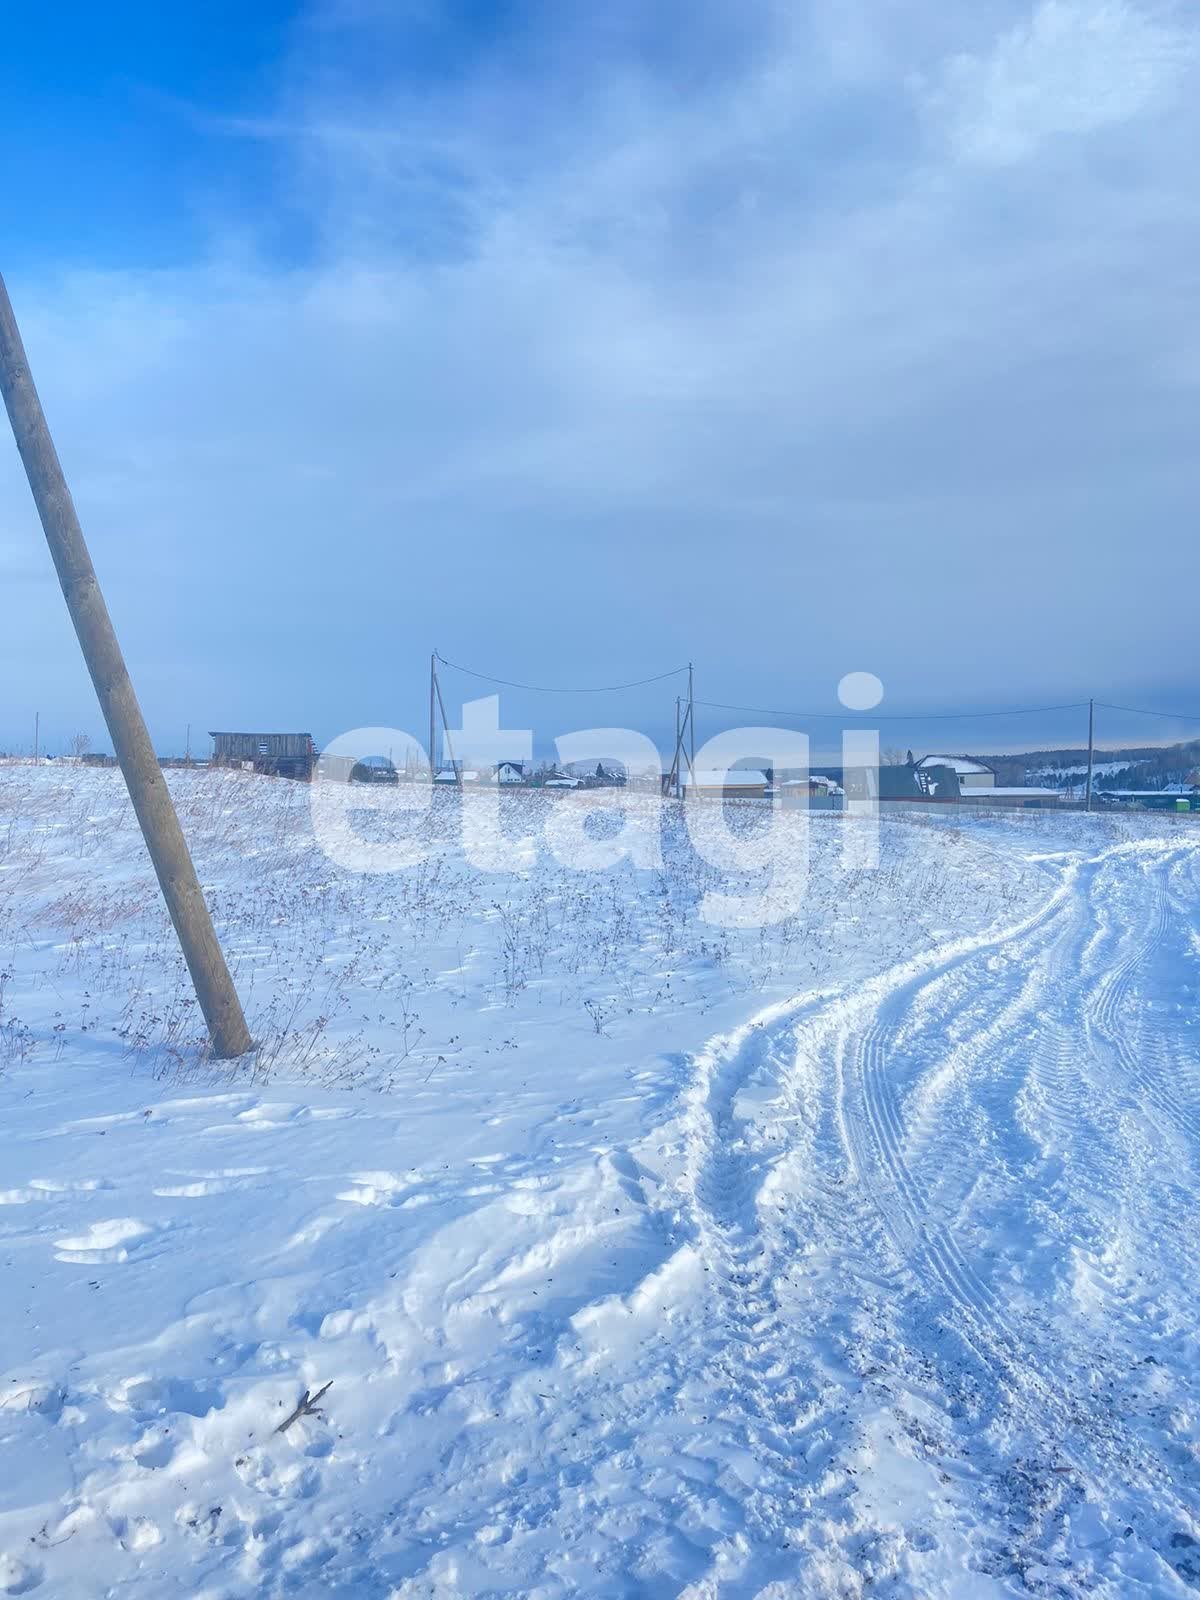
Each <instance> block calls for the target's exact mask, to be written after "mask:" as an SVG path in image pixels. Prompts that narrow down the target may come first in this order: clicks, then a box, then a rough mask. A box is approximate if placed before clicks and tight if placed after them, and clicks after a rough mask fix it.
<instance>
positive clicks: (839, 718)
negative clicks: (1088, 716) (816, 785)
mask: <svg viewBox="0 0 1200 1600" xmlns="http://www.w3.org/2000/svg"><path fill="white" fill-rule="evenodd" d="M1100 703H1101V702H1100V701H1099V700H1098V701H1097V702H1096V704H1097V705H1099V704H1100ZM696 704H697V705H698V706H707V707H708V709H709V710H710V711H745V712H748V713H750V714H751V715H753V716H756V717H795V718H799V719H800V720H802V721H810V720H823V721H830V722H844V721H845V720H846V718H847V717H868V718H870V720H871V721H872V722H937V721H948V722H951V721H952V722H958V721H963V722H966V721H970V720H973V719H974V718H975V717H1032V716H1040V715H1042V714H1044V713H1045V712H1047V711H1086V709H1087V701H1086V700H1073V701H1071V702H1070V703H1069V704H1067V705H1061V706H1013V707H1011V708H1009V709H1007V710H1003V711H851V710H850V709H849V708H845V709H843V710H841V711H775V710H771V709H770V708H769V707H767V706H733V705H728V704H726V703H725V702H724V701H721V700H697V701H696Z"/></svg>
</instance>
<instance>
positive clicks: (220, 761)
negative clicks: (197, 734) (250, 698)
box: [209, 732, 317, 783]
mask: <svg viewBox="0 0 1200 1600" xmlns="http://www.w3.org/2000/svg"><path fill="white" fill-rule="evenodd" d="M209 738H210V739H211V740H212V742H213V753H212V762H211V765H212V766H214V767H240V768H241V769H242V770H243V771H244V772H262V773H266V774H267V775H268V776H269V777H272V778H298V779H299V780H300V782H302V783H308V782H310V781H311V779H312V775H313V768H314V767H315V766H316V763H317V747H316V745H315V744H314V743H313V739H312V734H311V733H212V732H210V733H209Z"/></svg>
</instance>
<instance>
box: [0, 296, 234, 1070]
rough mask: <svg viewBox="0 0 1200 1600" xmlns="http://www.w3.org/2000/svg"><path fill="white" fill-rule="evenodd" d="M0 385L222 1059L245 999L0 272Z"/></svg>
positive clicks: (230, 1054) (231, 1047)
mask: <svg viewBox="0 0 1200 1600" xmlns="http://www.w3.org/2000/svg"><path fill="white" fill-rule="evenodd" d="M0 391H2V392H3V394H4V404H5V406H6V407H7V408H8V418H9V421H10V422H11V423H12V430H13V434H14V436H15V437H16V441H17V449H18V450H19V451H20V453H21V460H22V462H23V463H24V466H25V473H26V476H27V477H28V479H29V487H30V489H31V490H32V491H33V499H34V503H35V505H36V506H37V510H38V515H39V516H40V517H41V519H42V527H43V529H44V530H45V534H46V542H47V544H48V545H49V546H50V554H51V555H52V556H53V557H54V565H55V567H56V568H57V570H58V580H59V582H60V583H61V585H62V591H63V595H64V597H65V599H66V602H67V609H68V610H69V611H70V613H71V621H72V622H73V623H74V624H75V632H76V634H77V635H78V637H79V644H80V648H81V649H82V650H83V658H84V660H85V661H86V662H87V668H88V671H89V672H90V673H91V675H92V683H93V684H94V685H95V689H96V695H97V698H98V699H99V701H100V709H101V711H102V712H103V713H104V720H105V722H106V723H107V725H108V731H109V735H110V737H111V739H112V742H113V749H114V750H115V751H116V753H117V760H118V761H119V762H120V763H121V771H122V773H123V774H124V777H125V782H126V785H127V786H128V789H129V797H130V799H131V800H132V801H133V808H134V811H135V812H136V814H137V819H138V822H139V823H140V825H141V829H142V835H143V837H144V838H145V841H146V848H147V849H148V850H149V852H150V859H151V861H152V862H153V863H154V870H155V872H156V873H157V874H158V882H159V886H160V888H161V889H162V892H163V899H164V900H165V901H166V902H167V909H168V911H169V912H170V913H171V921H172V922H173V923H174V925H175V932H176V933H177V934H178V936H179V943H180V944H181V945H182V947H183V954H184V957H185V959H186V961H187V964H188V970H189V971H190V973H191V975H192V982H193V983H194V984H195V986H196V997H197V999H198V1000H199V1002H200V1009H201V1011H202V1012H203V1013H204V1020H205V1022H206V1023H207V1024H208V1032H209V1036H210V1038H211V1040H212V1047H213V1054H214V1055H216V1056H218V1057H219V1058H221V1059H223V1060H224V1059H229V1058H230V1057H233V1056H240V1055H244V1054H245V1052H246V1051H247V1050H249V1049H250V1048H251V1042H250V1034H249V1031H248V1030H247V1028H246V1019H245V1017H244V1016H243V1014H242V1007H241V1002H240V1001H239V1000H238V997H237V991H236V990H235V989H234V986H233V980H232V979H231V978H230V976H229V968H228V967H227V966H226V964H225V957H224V955H223V954H222V952H221V946H220V944H219V943H218V941H217V936H216V932H215V931H214V929H213V925H212V918H211V917H210V916H209V913H208V906H207V905H206V904H205V901H204V894H203V891H202V890H201V888H200V882H199V879H198V878H197V877H196V869H195V867H194V866H193V865H192V858H191V856H190V855H189V854H188V847H187V842H186V840H185V839H184V837H183V830H182V828H181V827H180V826H179V818H178V816H177V815H176V813H175V807H174V805H173V804H172V802H171V796H170V793H169V791H168V789H167V785H166V783H165V781H164V779H163V775H162V769H161V767H160V766H159V764H158V758H157V756H156V755H155V753H154V746H153V745H152V744H151V743H150V735H149V733H148V732H147V729H146V724H145V721H144V720H143V717H142V712H141V707H140V706H139V705H138V702H137V696H136V695H135V694H134V691H133V684H132V683H131V682H130V680H129V673H128V671H127V670H126V667H125V660H124V657H123V656H122V654H121V647H120V645H119V644H118V643H117V636H116V634H115V632H114V631H113V625H112V621H111V619H110V617H109V615H108V608H107V606H106V605H105V604H104V596H103V594H102V593H101V591H100V584H99V582H98V580H97V578H96V572H95V568H94V567H93V566H92V559H91V557H90V556H89V554H88V549H87V545H86V544H85V542H84V538H83V530H82V529H81V528H80V526H79V518H78V517H77V516H76V514H75V506H74V504H73V503H72V500H71V493H70V490H69V489H68V488H67V483H66V479H65V478H64V477H63V471H62V467H61V465H60V464H59V459H58V453H57V452H56V450H55V448H54V441H53V439H51V437H50V429H49V428H48V427H47V425H46V417H45V413H44V412H43V410H42V404H41V401H40V400H39V399H38V393H37V390H36V388H35V387H34V383H33V376H32V374H31V373H30V370H29V362H28V361H27V359H26V356H25V347H24V345H23V344H22V343H21V335H20V332H19V330H18V328H17V322H16V318H15V317H14V315H13V309H12V305H11V303H10V301H9V298H8V290H7V289H6V288H5V286H4V279H3V278H2V277H0Z"/></svg>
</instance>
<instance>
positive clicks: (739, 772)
mask: <svg viewBox="0 0 1200 1600" xmlns="http://www.w3.org/2000/svg"><path fill="white" fill-rule="evenodd" d="M766 781H767V775H766V773H765V772H754V771H751V770H749V769H748V768H744V767H733V768H731V769H730V770H729V771H728V772H701V771H699V770H697V772H696V773H695V775H694V776H693V775H692V774H691V773H689V772H685V773H684V774H683V782H684V785H685V786H686V785H688V784H691V783H694V784H695V785H696V787H697V788H698V789H758V788H761V787H762V785H763V784H764V783H766Z"/></svg>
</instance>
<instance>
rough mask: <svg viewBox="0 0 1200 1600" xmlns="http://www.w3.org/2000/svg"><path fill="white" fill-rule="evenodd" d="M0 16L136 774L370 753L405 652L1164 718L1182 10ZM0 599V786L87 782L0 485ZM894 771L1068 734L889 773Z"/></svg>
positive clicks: (1187, 572) (1192, 155) (1174, 519)
mask: <svg viewBox="0 0 1200 1600" xmlns="http://www.w3.org/2000/svg"><path fill="white" fill-rule="evenodd" d="M21 9H22V11H23V12H24V18H23V20H22V19H9V20H8V21H7V22H6V27H7V28H8V29H9V31H10V34H11V33H12V30H13V28H14V27H15V29H16V34H15V36H14V37H13V38H10V41H9V45H8V47H7V48H6V52H5V57H4V60H3V61H2V62H0V124H2V128H0V131H2V133H3V137H4V142H5V146H6V148H8V149H9V150H10V151H14V150H17V151H19V153H20V159H19V161H17V162H16V163H15V164H11V163H10V164H9V165H8V166H7V167H6V179H5V182H6V188H7V190H8V195H7V200H8V204H7V205H6V208H5V209H6V221H7V222H8V223H9V227H7V228H6V229H5V230H4V235H3V237H4V247H3V248H4V252H5V254H4V259H3V260H2V261H0V268H2V269H3V270H4V272H5V274H6V276H7V279H8V283H9V289H10V292H11V294H12V298H13V301H14V304H15V307H16V310H17V314H18V317H19V319H20V321H21V323H22V327H23V330H24V333H25V339H26V344H27V346H28V350H29V355H30V359H31V362H32V364H33V367H34V372H35V376H36V378H37V380H38V383H39V387H40V389H41V392H42V397H43V401H44V403H45V405H46V409H47V412H48V414H49V417H50V421H51V425H52V427H53V429H54V431H55V434H56V438H57V441H58V444H59V449H60V453H61V455H62V457H63V461H64V464H65V466H66V469H67V472H68V477H69V479H70V482H71V484H72V488H73V490H74V494H75V499H76V503H77V506H78V508H79V511H80V515H81V518H82V520H83V524H84V528H85V532H86V533H87V536H88V538H89V541H90V544H91V547H92V552H93V556H94V558H95V561H96V565H97V567H98V569H99V572H100V575H101V580H102V582H103V584H104V586H105V589H106V592H107V595H108V599H109V604H110V608H111V610H112V612H113V615H114V618H115V620H116V622H117V625H118V629H119V632H120V635H121V638H122V642H123V644H124V646H125V650H126V654H127V657H128V659H129V663H130V667H131V670H132V672H133V675H134V679H135V683H136V685H137V687H138V690H139V692H140V694H141V697H142V700H143V703H144V706H145V709H146V713H147V717H148V720H149V721H150V723H151V726H152V730H153V732H154V734H155V737H156V739H157V740H158V742H159V745H160V748H162V749H164V750H169V749H177V748H178V749H181V748H182V745H183V738H184V729H185V727H186V725H187V724H188V723H191V725H192V727H193V730H194V736H193V743H194V747H195V748H201V749H203V748H206V741H205V740H203V738H202V737H200V735H202V733H203V731H204V730H206V729H208V728H215V727H226V728H242V727H244V728H249V729H275V728H280V729H290V728H296V729H300V728H304V729H309V730H311V731H312V732H313V733H314V734H315V735H317V737H318V738H319V739H322V740H324V739H327V738H330V737H332V736H333V735H335V734H337V733H338V732H340V731H342V730H343V729H345V728H349V727H353V726H356V725H361V724H380V725H393V726H398V727H401V728H411V729H413V731H414V732H417V733H420V732H421V731H422V729H423V727H424V723H425V717H426V710H425V695H426V673H427V664H428V656H429V651H430V649H431V648H433V647H434V646H437V647H438V648H439V649H440V650H442V651H443V652H444V654H445V655H446V656H448V657H450V658H452V659H454V660H457V661H462V662H465V663H467V664H468V665H471V666H474V667H478V668H480V669H481V670H482V671H485V672H491V673H494V674H496V675H498V676H502V677H509V678H513V679H520V680H527V681H533V682H538V683H548V684H585V685H586V684H592V683H608V682H612V681H615V680H621V679H632V678H641V677H645V676H648V675H650V674H654V673H657V672H661V671H663V670H664V669H666V668H669V667H672V666H674V665H675V664H676V663H678V662H682V661H687V660H689V659H691V660H694V661H695V663H696V670H697V685H698V687H697V693H698V694H699V696H700V697H701V698H702V699H709V700H712V701H721V702H728V703H734V704H747V705H750V706H761V707H767V708H774V707H801V708H809V707H811V708H813V709H815V710H824V711H833V710H836V707H837V700H836V685H837V682H838V680H839V678H840V677H841V676H842V674H843V673H845V672H848V671H851V670H856V669H867V670H870V671H873V672H875V673H877V674H878V675H879V676H880V677H881V678H882V680H883V682H884V684H885V686H886V690H887V697H886V700H885V702H884V706H883V707H882V708H881V709H888V708H889V707H891V708H893V709H894V710H904V711H906V712H907V711H908V710H909V709H913V710H916V711H921V712H938V711H947V710H958V709H963V708H973V709H980V710H984V709H994V708H998V707H1005V706H1019V705H1032V706H1039V705H1043V704H1057V703H1059V702H1062V701H1077V700H1079V699H1081V698H1086V697H1087V696H1088V695H1091V694H1094V695H1096V696H1097V697H1099V698H1101V699H1103V700H1108V701H1114V702H1117V703H1120V704H1129V705H1133V706H1143V705H1145V706H1151V707H1153V706H1160V707H1167V708H1172V709H1173V708H1176V707H1178V708H1182V709H1183V710H1188V709H1192V708H1194V709H1197V710H1200V685H1198V684H1197V681H1196V680H1197V667H1198V666H1200V640H1198V631H1197V626H1196V598H1195V597H1196V593H1197V587H1198V580H1200V554H1198V545H1200V541H1197V539H1196V507H1197V499H1198V495H1200V454H1198V452H1197V437H1198V425H1200V314H1198V313H1200V303H1198V302H1200V269H1198V268H1197V262H1200V187H1198V185H1197V183H1196V164H1197V157H1198V155H1200V138H1198V135H1200V22H1198V21H1197V17H1196V13H1195V9H1194V7H1193V6H1191V5H1190V4H1184V3H1180V4H1178V5H1177V4H1174V3H1173V0H1037V3H1033V4H1028V3H1019V0H973V3H972V4H970V5H947V4H945V3H944V0H791V3H784V0H779V3H771V0H753V3H742V0H686V3H684V0H608V3H607V4H605V5H604V6H595V5H585V4H583V3H581V0H566V3H564V0H545V3H544V4H539V3H535V0H525V3H520V0H507V3H506V0H443V3H437V0H325V3H319V4H314V5H312V6H308V7H304V6H296V5H294V4H290V5H289V4H284V3H283V0H266V3H264V0H256V3H255V4H254V5H253V6H246V5H243V4H234V3H232V0H223V3H220V4H213V3H209V4H205V5H203V6H201V5H200V4H198V3H196V0H186V3H184V0H181V3H180V4H179V5H177V6H175V7H162V6H161V5H159V4H157V3H153V4H152V3H150V0H136V3H133V0H130V3H126V0H114V4H112V5H110V6H106V7H103V8H101V7H94V6H92V5H90V4H84V3H83V0H76V3H75V4H73V5H70V6H68V7H67V10H68V11H69V12H71V13H73V14H74V20H73V22H72V23H71V26H70V27H68V26H66V25H65V24H64V21H63V18H62V15H61V13H60V10H59V8H54V11H53V15H51V14H50V8H33V7H28V8H21ZM65 40H70V43H69V45H65V44H64V41H65ZM2 444H3V441H2V440H0V445H2ZM0 585H2V586H3V588H2V592H3V595H4V600H5V605H4V613H3V626H2V628H0V674H2V678H0V682H2V683H3V690H4V692H3V694H0V747H3V746H7V747H8V748H19V747H21V746H24V745H28V744H29V743H30V741H31V739H32V724H33V718H34V713H35V712H40V713H41V716H42V721H43V726H44V727H45V729H46V730H47V739H48V742H49V745H50V747H51V748H52V749H53V748H54V747H55V745H56V743H57V746H58V747H59V748H61V746H62V742H63V741H64V740H65V739H66V738H67V737H68V735H69V734H70V733H71V732H73V731H75V730H76V729H86V730H88V731H90V732H92V733H93V734H94V735H95V740H94V742H96V743H100V742H101V741H100V732H101V729H100V726H99V717H98V713H97V712H96V709H95V702H94V699H93V698H92V696H91V691H90V686H89V685H88V683H87V679H86V676H85V674H84V672H83V669H82V666H81V664H80V661H79V655H78V649H77V647H76V645H75V643H74V639H73V636H72V634H71V632H70V628H69V623H68V621H67V619H66V614H65V609H64V607H63V603H62V599H61V595H60V594H59V592H58V590H57V588H56V586H55V581H54V578H53V573H52V569H51V567H50V564H49V560H48V556H47V553H46V549H45V546H44V542H43V540H42V535H41V532H40V529H39V527H38V525H37V522H36V520H35V518H34V515H33V511H32V506H31V503H30V501H29V496H28V490H27V488H26V485H25V482H24V479H23V477H22V475H21V472H20V467H19V463H18V462H17V460H16V456H15V451H13V450H12V449H11V448H0ZM446 688H447V692H448V698H450V699H451V700H452V701H453V702H454V703H455V705H457V703H458V702H460V701H461V699H462V698H463V695H464V694H469V693H473V692H485V690H486V686H484V685H476V686H475V687H474V688H472V687H471V685H470V683H469V681H468V680H466V679H464V678H460V677H458V676H456V675H453V674H449V673H448V674H447V676H446ZM674 692H675V689H674V686H673V685H671V684H666V685H661V684H660V685H656V686H652V687H648V688H646V689H645V690H641V691H632V692H630V693H628V694H626V695H624V696H622V697H607V698H606V697H599V698H598V699H597V698H593V699H590V700H588V699H583V698H572V697H563V698H559V699H550V698H546V699H541V700H538V699H535V698H534V697H532V696H523V695H520V694H512V695H509V696H507V697H506V698H505V700H504V720H505V721H506V723H508V724H509V725H510V726H511V725H514V724H515V725H529V724H530V723H532V724H533V725H534V726H535V727H536V728H537V730H538V734H539V739H541V740H544V739H545V738H548V737H549V736H551V735H552V734H553V733H555V732H557V731H563V730H564V729H566V728H569V727H578V726H590V725H592V724H595V723H600V724H609V723H629V724H630V725H632V726H635V727H639V728H642V729H644V730H645V731H647V732H649V733H651V734H652V735H656V736H662V735H664V734H665V732H666V729H667V727H668V725H669V723H670V720H671V715H672V712H671V697H672V696H673V694H674ZM738 720H745V719H739V718H738V717H737V716H731V715H728V714H725V713H721V712H717V711H715V710H706V711H705V712H704V713H702V714H701V718H700V731H701V733H704V732H706V731H712V730H714V729H715V728H716V727H717V726H719V725H721V723H722V722H723V721H724V722H730V721H733V722H736V721H738ZM751 720H761V718H755V719H751ZM1084 725H1085V724H1084ZM1107 728H1108V731H1109V732H1110V733H1111V734H1112V735H1113V736H1116V735H1117V734H1118V733H1119V734H1121V735H1122V736H1133V735H1136V736H1137V737H1139V738H1144V739H1146V740H1150V739H1152V738H1163V737H1170V736H1174V735H1175V734H1176V733H1178V732H1182V731H1184V729H1183V727H1182V726H1181V725H1177V724H1176V723H1173V722H1170V721H1166V720H1164V721H1161V722H1157V723H1155V722H1151V721H1149V720H1142V721H1135V720H1132V719H1128V718H1126V719H1121V718H1118V717H1117V716H1116V715H1115V714H1110V715H1109V717H1108V721H1107ZM935 730H936V733H935ZM943 730H944V738H945V739H950V738H953V739H954V741H955V743H956V745H958V746H967V747H974V748H989V749H996V748H1000V747H1002V746H1004V745H1008V746H1013V745H1022V746H1025V745H1035V744H1040V743H1044V742H1049V741H1051V740H1053V741H1054V742H1059V741H1061V740H1070V742H1077V741H1078V739H1079V737H1080V736H1081V734H1082V732H1083V728H1082V727H1081V726H1080V718H1079V716H1078V714H1076V713H1068V714H1055V715H1050V714H1047V715H1046V716H1044V717H1041V718H1032V719H1024V721H1021V722H1014V721H1010V720H1008V719H994V720H993V721H991V722H990V723H977V724H973V725H959V724H952V723H945V724H937V723H933V722H931V721H930V722H924V723H922V722H918V723H915V724H911V725H908V724H905V725H897V732H896V738H897V740H898V741H899V742H901V743H912V742H916V743H918V744H928V743H930V742H932V741H934V740H935V738H936V739H937V740H938V741H939V742H940V740H941V738H942V736H943ZM814 731H815V729H814ZM887 737H888V738H889V739H890V738H891V737H892V736H891V735H890V734H889V735H887Z"/></svg>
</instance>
